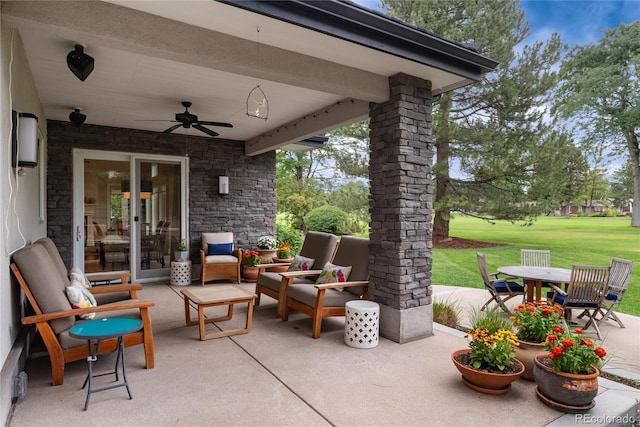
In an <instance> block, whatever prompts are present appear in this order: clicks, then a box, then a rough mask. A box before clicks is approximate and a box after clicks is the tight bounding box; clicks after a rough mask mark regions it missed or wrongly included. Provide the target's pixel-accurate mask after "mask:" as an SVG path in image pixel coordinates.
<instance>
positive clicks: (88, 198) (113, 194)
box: [84, 159, 131, 272]
mask: <svg viewBox="0 0 640 427" xmlns="http://www.w3.org/2000/svg"><path fill="white" fill-rule="evenodd" d="M130 197H131V191H130V188H129V162H126V161H114V160H96V159H85V161H84V228H85V230H84V235H85V240H84V271H85V272H99V271H122V270H129V259H130V258H129V250H130V224H129V217H130Z"/></svg>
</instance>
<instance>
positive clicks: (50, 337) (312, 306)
mask: <svg viewBox="0 0 640 427" xmlns="http://www.w3.org/2000/svg"><path fill="white" fill-rule="evenodd" d="M368 244H369V241H368V240H367V239H362V238H357V237H351V236H343V237H342V239H341V240H340V243H338V238H337V237H336V236H335V235H332V234H328V233H321V232H309V233H307V235H306V237H305V241H304V243H303V246H302V249H301V252H300V255H299V256H298V258H294V261H293V262H292V266H291V268H290V270H295V268H294V267H295V265H297V266H298V267H300V268H301V269H300V270H298V271H287V272H278V273H276V272H270V271H268V269H269V267H270V266H271V265H269V264H261V265H260V275H259V278H258V281H257V283H256V290H255V293H254V292H252V291H249V290H247V289H245V288H243V287H241V286H239V285H230V284H215V285H214V286H208V287H204V282H207V281H210V280H233V281H235V282H237V283H240V261H241V259H242V250H240V249H235V248H234V243H233V233H204V234H203V235H202V251H201V259H202V260H203V271H202V280H201V284H202V285H203V288H189V289H182V290H181V294H182V296H183V298H184V307H185V323H186V325H187V326H189V325H198V326H199V335H200V339H201V340H209V339H213V338H219V337H224V336H230V335H236V334H244V333H248V332H250V331H251V322H252V315H253V307H254V302H255V304H259V303H260V295H261V294H266V295H269V296H272V297H273V298H275V299H276V300H277V301H278V304H277V309H276V314H277V316H279V317H281V318H282V320H283V321H286V320H287V319H288V315H289V309H291V308H293V309H295V310H298V311H300V312H301V313H304V314H307V315H309V316H311V317H312V319H313V327H312V336H313V337H314V338H319V336H320V329H321V325H322V319H323V318H324V317H327V316H345V314H346V311H345V304H347V303H349V302H356V301H362V300H363V299H366V298H367V290H368V274H369V273H368V259H369V252H368ZM205 251H206V252H205ZM297 260H298V261H300V260H301V261H302V262H298V263H297V264H296V261H297ZM302 265H304V266H305V267H304V269H302V267H301V266H302ZM11 270H12V272H13V274H14V276H15V277H16V279H17V281H18V283H19V284H20V286H21V288H22V290H23V292H24V293H25V295H26V297H27V299H28V301H29V303H30V304H31V307H32V308H33V311H34V312H35V314H34V315H29V316H25V317H23V318H22V323H23V324H25V325H29V324H35V325H36V327H37V329H38V332H39V333H40V335H41V336H42V339H43V341H44V344H45V346H46V348H47V351H48V353H49V357H50V360H51V371H52V383H53V385H60V384H62V383H63V380H64V367H65V364H67V363H70V362H74V361H77V360H82V359H86V360H87V362H88V373H87V377H86V380H85V384H84V385H83V388H84V387H85V386H87V385H88V388H87V397H86V401H85V406H84V409H85V410H87V408H88V405H89V399H90V397H91V394H93V393H96V392H99V391H104V390H109V389H112V388H116V387H126V389H127V392H128V394H129V398H132V394H131V391H130V389H129V384H128V382H127V379H126V370H125V357H124V348H125V347H129V346H132V345H137V344H142V345H143V346H144V352H145V359H146V367H147V369H151V368H153V366H154V344H153V334H152V328H151V319H150V316H149V308H150V307H153V306H154V305H155V304H154V302H153V301H142V300H139V299H138V295H137V291H139V290H141V289H142V286H141V285H139V284H131V283H128V281H129V274H118V273H112V272H110V273H106V274H104V273H103V274H91V275H86V276H83V279H84V280H83V281H84V283H83V287H82V290H81V292H80V293H81V295H82V299H81V301H72V298H71V296H70V294H69V288H70V287H71V285H73V280H72V282H71V284H70V273H69V272H68V271H67V269H66V266H65V265H64V262H63V261H62V258H61V256H60V254H59V252H58V250H57V248H56V246H55V244H54V243H53V241H52V240H51V239H48V238H43V239H40V240H38V241H36V242H34V243H32V244H30V245H27V246H26V247H24V248H23V249H20V250H19V251H17V252H16V253H15V254H14V255H13V263H12V264H11ZM107 276H108V277H107ZM115 276H118V277H115ZM71 277H73V272H72V274H71ZM347 277H348V280H347ZM318 278H320V279H318ZM92 281H95V283H99V282H102V283H107V284H108V286H97V285H96V286H91V283H92ZM117 281H119V282H120V284H112V283H114V282H117ZM65 294H66V297H65ZM74 295H75V294H74ZM236 304H247V305H248V308H247V313H246V322H245V327H244V328H238V329H232V330H226V331H221V332H216V333H207V332H206V330H205V324H207V323H213V322H219V321H225V320H230V319H232V317H233V310H234V306H235V305H236ZM193 305H195V307H196V309H197V312H198V315H197V318H196V319H192V318H191V314H190V309H191V306H193ZM224 305H226V306H228V311H227V315H226V316H222V317H216V318H206V317H205V315H204V309H205V308H208V307H213V306H224ZM372 305H373V304H372ZM371 309H372V307H370V306H366V307H365V306H362V307H360V306H358V305H354V306H353V308H352V312H353V317H354V319H352V321H353V322H356V323H358V322H359V323H362V324H366V327H367V328H369V330H368V332H366V333H364V334H363V333H360V335H358V334H356V335H354V334H351V336H352V338H351V341H352V342H353V343H352V344H350V345H352V346H354V347H361V348H370V347H372V346H375V344H377V330H376V331H375V337H374V331H372V328H373V327H376V328H377V318H373V317H372V314H373V311H371ZM376 313H377V312H376ZM359 314H364V316H365V317H366V319H364V318H359V317H358V315H359ZM347 323H348V322H347ZM354 337H355V338H354ZM374 338H375V339H374ZM112 351H117V352H118V355H117V361H116V366H115V369H114V371H113V372H109V373H106V374H98V375H95V374H94V373H93V364H94V363H95V362H96V360H97V357H98V355H100V354H103V353H105V352H112ZM119 363H121V364H122V377H123V382H121V383H117V384H113V385H110V386H106V387H101V388H95V387H94V386H93V382H92V379H93V378H95V377H96V376H102V375H111V374H115V377H116V382H118V378H119V371H118V364H119Z"/></svg>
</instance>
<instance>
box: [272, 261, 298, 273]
mask: <svg viewBox="0 0 640 427" xmlns="http://www.w3.org/2000/svg"><path fill="white" fill-rule="evenodd" d="M291 261H293V258H278V257H273V262H274V264H279V263H290V262H291ZM288 269H289V266H287V265H283V266H279V267H271V268H270V269H269V271H273V272H275V273H282V272H284V271H287V270H288Z"/></svg>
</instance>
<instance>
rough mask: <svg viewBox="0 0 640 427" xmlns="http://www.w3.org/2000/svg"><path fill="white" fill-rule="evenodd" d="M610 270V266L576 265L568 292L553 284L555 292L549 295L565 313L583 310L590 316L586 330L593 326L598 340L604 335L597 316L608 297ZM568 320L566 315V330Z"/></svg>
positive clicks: (564, 319)
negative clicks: (603, 301) (572, 310)
mask: <svg viewBox="0 0 640 427" xmlns="http://www.w3.org/2000/svg"><path fill="white" fill-rule="evenodd" d="M609 269H610V267H609V266H606V267H594V266H584V265H574V266H573V267H572V268H571V279H570V280H569V286H568V287H567V290H566V292H565V291H563V290H562V289H560V288H559V287H558V286H556V285H554V284H552V285H551V288H552V289H553V291H551V292H548V293H547V299H550V300H551V302H552V303H556V304H558V305H560V306H562V308H564V309H565V312H566V311H567V310H571V309H579V310H583V312H584V313H585V314H586V315H587V316H589V320H588V321H587V323H586V324H585V326H584V329H585V330H586V329H588V328H589V326H591V325H593V327H594V329H595V330H596V334H597V335H598V339H602V335H601V334H600V328H598V322H597V320H596V318H595V315H596V313H598V312H599V311H600V307H601V303H602V300H603V299H604V297H605V296H606V295H607V285H608V282H609ZM566 318H567V316H566V315H565V317H564V318H563V322H564V326H565V328H568V325H567V320H566Z"/></svg>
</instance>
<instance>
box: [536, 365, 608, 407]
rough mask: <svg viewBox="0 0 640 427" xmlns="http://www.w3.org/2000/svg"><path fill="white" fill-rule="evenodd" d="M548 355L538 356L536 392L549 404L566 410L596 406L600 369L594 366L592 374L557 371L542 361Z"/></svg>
mask: <svg viewBox="0 0 640 427" xmlns="http://www.w3.org/2000/svg"><path fill="white" fill-rule="evenodd" d="M544 359H548V357H547V356H544V355H543V356H537V357H536V358H535V359H534V362H535V365H534V368H533V375H534V378H535V381H536V394H537V395H538V398H540V400H542V401H543V402H544V403H545V404H547V405H548V406H551V407H552V408H555V409H559V410H561V411H564V412H582V411H586V410H589V409H591V408H593V407H594V406H595V400H593V399H594V398H595V397H596V395H597V394H598V376H599V375H600V371H599V370H598V369H597V368H595V367H594V368H593V370H594V372H593V373H591V374H569V373H566V372H557V371H554V370H553V368H551V367H549V366H547V365H546V364H544V363H542V362H543V360H544Z"/></svg>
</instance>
